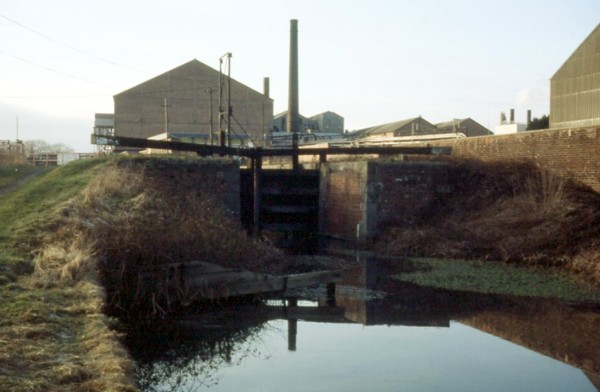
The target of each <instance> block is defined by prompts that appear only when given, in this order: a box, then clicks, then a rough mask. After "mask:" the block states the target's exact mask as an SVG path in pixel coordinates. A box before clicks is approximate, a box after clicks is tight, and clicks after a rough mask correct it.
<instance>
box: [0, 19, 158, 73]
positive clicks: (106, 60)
mask: <svg viewBox="0 0 600 392" xmlns="http://www.w3.org/2000/svg"><path fill="white" fill-rule="evenodd" d="M0 17H1V18H4V19H6V20H7V21H9V22H11V23H13V24H15V25H17V26H19V27H21V28H23V29H25V30H27V31H29V32H31V33H33V34H36V35H38V36H40V37H42V38H45V39H47V40H48V41H52V42H54V43H56V44H59V45H62V46H64V47H66V48H69V49H71V50H73V51H75V52H77V53H80V54H83V55H85V56H88V57H91V58H94V59H96V60H99V61H103V62H105V63H108V64H111V65H114V66H116V67H121V68H126V69H129V70H131V71H135V72H140V73H144V74H148V75H152V73H151V72H148V71H144V70H141V69H137V68H133V67H129V66H127V65H123V64H119V63H116V62H114V61H111V60H108V59H105V58H103V57H100V56H96V55H95V54H92V53H89V52H86V51H84V50H81V49H79V48H76V47H74V46H72V45H69V44H66V43H64V42H62V41H59V40H57V39H54V38H52V37H50V36H48V35H46V34H44V33H41V32H39V31H37V30H34V29H32V28H31V27H28V26H26V25H24V24H22V23H20V22H17V21H16V20H14V19H11V18H9V17H8V16H5V15H2V14H0Z"/></svg>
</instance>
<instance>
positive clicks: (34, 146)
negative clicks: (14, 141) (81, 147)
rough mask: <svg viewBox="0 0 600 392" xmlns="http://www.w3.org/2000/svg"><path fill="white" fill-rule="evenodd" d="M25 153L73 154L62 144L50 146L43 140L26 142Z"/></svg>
mask: <svg viewBox="0 0 600 392" xmlns="http://www.w3.org/2000/svg"><path fill="white" fill-rule="evenodd" d="M23 144H25V151H27V152H29V153H44V152H47V153H57V152H74V151H75V150H74V149H73V148H72V147H69V146H67V145H66V144H62V143H55V144H50V143H48V142H45V141H44V140H26V141H24V142H23Z"/></svg>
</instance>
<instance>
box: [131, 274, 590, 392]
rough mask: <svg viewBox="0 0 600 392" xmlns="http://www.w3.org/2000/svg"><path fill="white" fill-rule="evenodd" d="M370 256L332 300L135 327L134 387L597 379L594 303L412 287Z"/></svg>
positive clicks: (298, 387)
mask: <svg viewBox="0 0 600 392" xmlns="http://www.w3.org/2000/svg"><path fill="white" fill-rule="evenodd" d="M376 267H377V268H375V266H374V265H373V262H370V263H369V264H368V265H367V264H365V265H362V266H361V267H360V268H357V270H355V271H350V272H349V273H348V274H347V276H346V281H345V283H344V285H342V286H340V287H339V288H338V290H337V293H336V304H335V305H336V306H334V307H332V306H326V301H324V300H321V301H310V302H308V301H300V302H299V303H298V307H284V306H282V304H283V303H282V302H277V301H272V302H269V303H268V304H266V305H260V306H257V305H249V306H248V305H246V306H239V307H235V308H229V309H226V310H220V311H219V312H211V313H204V314H202V315H193V316H189V317H187V318H185V320H182V321H180V325H183V326H185V328H177V329H176V332H175V333H173V334H167V335H164V336H161V337H160V338H157V337H152V338H149V337H147V336H144V335H141V334H140V333H138V335H137V337H138V339H137V340H136V339H133V340H132V342H131V348H132V351H133V354H134V356H135V357H136V359H137V361H138V366H139V386H140V387H141V389H142V390H145V391H199V390H211V391H282V390H285V391H365V390H372V391H398V390H402V391H596V390H597V386H599V385H600V382H599V381H600V378H599V377H598V375H597V374H598V373H600V371H599V370H600V342H599V339H598V331H599V330H600V329H599V328H600V314H599V313H598V312H597V311H596V310H595V309H581V308H580V307H575V306H567V305H565V304H561V303H559V302H556V301H549V300H534V299H522V298H509V297H497V296H482V295H474V294H469V293H451V292H446V291H436V290H429V289H421V288H418V287H415V286H412V285H407V284H401V283H399V282H396V281H392V280H389V279H384V278H382V276H385V275H386V273H387V272H389V271H382V269H381V266H380V265H377V266H376ZM374 271H377V273H375V272H374ZM367 289H369V290H367ZM371 290H376V291H371ZM383 293H385V296H384V295H383ZM329 305H331V303H330V304H329ZM132 337H134V336H132Z"/></svg>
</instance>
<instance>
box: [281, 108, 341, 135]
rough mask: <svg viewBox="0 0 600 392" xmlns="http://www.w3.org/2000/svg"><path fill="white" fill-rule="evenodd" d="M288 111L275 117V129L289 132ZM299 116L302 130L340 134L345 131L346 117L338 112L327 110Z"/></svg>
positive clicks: (300, 129)
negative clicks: (312, 114) (307, 115)
mask: <svg viewBox="0 0 600 392" xmlns="http://www.w3.org/2000/svg"><path fill="white" fill-rule="evenodd" d="M287 113H288V112H287V110H286V111H284V112H281V113H279V114H277V115H275V117H273V131H275V132H287ZM298 117H299V122H300V124H299V131H300V132H320V133H327V134H338V135H342V134H343V133H344V117H342V116H340V115H339V114H337V113H334V112H331V111H326V112H323V113H319V114H315V115H314V116H311V117H305V116H303V115H301V114H299V115H298Z"/></svg>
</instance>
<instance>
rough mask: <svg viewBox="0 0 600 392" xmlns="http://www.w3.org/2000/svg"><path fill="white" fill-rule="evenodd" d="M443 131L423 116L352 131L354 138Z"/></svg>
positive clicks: (407, 135) (402, 135)
mask: <svg viewBox="0 0 600 392" xmlns="http://www.w3.org/2000/svg"><path fill="white" fill-rule="evenodd" d="M438 133H442V132H441V131H440V130H439V129H438V128H437V127H436V126H435V125H433V124H432V123H430V122H429V121H427V120H425V119H424V118H423V117H421V116H419V117H413V118H409V119H406V120H401V121H395V122H391V123H387V124H381V125H376V126H374V127H369V128H364V129H360V130H358V131H355V132H353V133H351V134H350V135H349V136H350V137H352V138H373V137H377V138H392V137H411V136H421V135H432V134H438Z"/></svg>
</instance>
